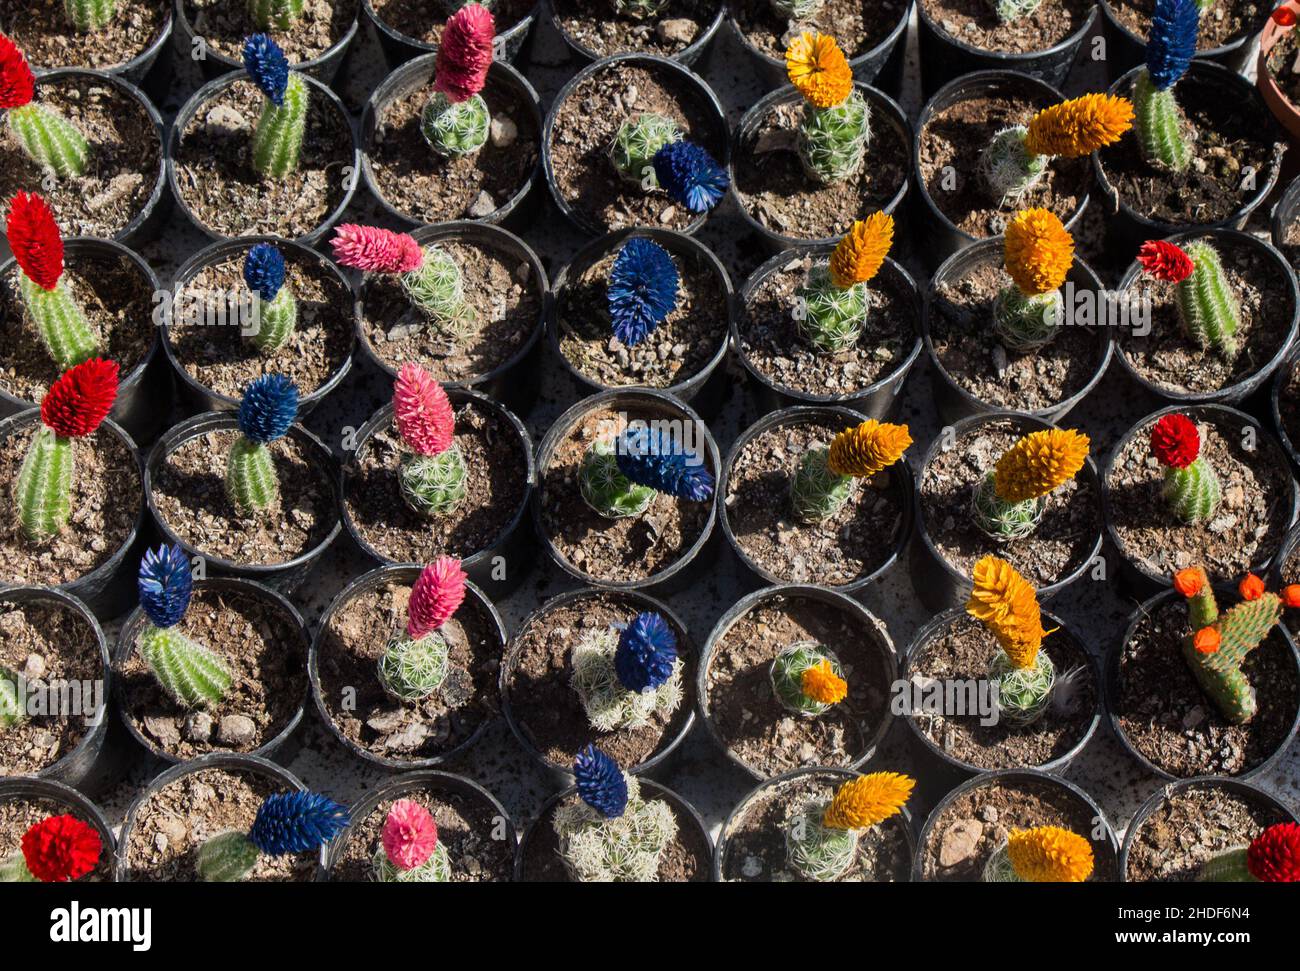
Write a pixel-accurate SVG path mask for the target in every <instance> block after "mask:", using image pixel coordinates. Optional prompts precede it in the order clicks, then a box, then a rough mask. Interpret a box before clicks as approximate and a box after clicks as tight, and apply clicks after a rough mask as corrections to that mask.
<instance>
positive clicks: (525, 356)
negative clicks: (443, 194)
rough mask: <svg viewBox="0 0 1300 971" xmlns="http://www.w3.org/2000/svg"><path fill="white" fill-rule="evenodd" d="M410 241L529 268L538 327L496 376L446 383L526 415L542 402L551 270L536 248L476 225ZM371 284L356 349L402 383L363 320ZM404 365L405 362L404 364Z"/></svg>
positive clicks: (357, 313)
mask: <svg viewBox="0 0 1300 971" xmlns="http://www.w3.org/2000/svg"><path fill="white" fill-rule="evenodd" d="M411 236H412V237H413V238H414V239H415V241H416V242H417V243H419V244H420V245H421V246H427V245H429V244H433V243H440V242H456V241H461V242H464V243H466V244H470V245H473V246H478V247H481V248H483V249H490V250H496V251H497V252H499V253H504V254H505V255H506V256H507V257H509V258H511V259H517V260H518V261H519V262H520V263H526V264H528V266H529V267H530V271H529V277H528V279H529V283H530V285H532V286H535V287H536V288H537V290H538V295H539V297H540V299H539V301H538V303H539V304H540V305H541V308H542V309H541V310H540V311H539V312H538V314H537V325H536V327H534V329H533V330H532V332H531V333H530V334H529V335H528V337H527V338H526V339H525V340H524V342H523V343H522V344H521V345H520V346H519V349H518V350H517V351H515V353H514V354H512V355H511V356H510V357H509V358H507V359H506V360H505V361H503V362H502V363H501V364H499V365H497V366H496V367H495V368H493V369H492V370H491V371H487V372H485V373H484V374H479V375H474V376H472V377H469V378H466V379H465V380H463V381H446V382H443V387H444V388H446V389H447V390H448V391H451V390H452V389H461V390H465V391H475V392H478V393H480V394H483V395H486V396H487V397H489V398H493V399H495V400H498V401H503V402H505V403H506V404H507V405H508V406H509V407H511V408H512V409H514V410H516V411H519V412H527V411H528V410H529V409H530V408H531V407H532V405H533V402H534V401H536V400H537V391H538V389H539V387H540V386H541V361H540V356H541V355H540V341H541V337H542V330H543V328H544V327H545V324H546V303H547V297H548V295H549V293H550V287H549V284H548V283H547V279H546V270H545V269H543V267H542V261H541V260H540V259H539V258H538V256H537V253H536V252H535V251H534V250H533V248H532V247H531V246H529V245H528V244H527V243H525V242H524V241H523V240H522V239H520V238H519V237H518V236H516V235H515V234H514V233H512V232H510V231H509V230H507V229H502V228H501V227H500V226H493V225H490V224H488V223H483V222H474V221H471V220H458V221H456V222H450V223H439V224H438V225H436V226H423V227H421V228H419V229H416V230H414V231H413V232H412V233H411ZM368 286H369V280H368V279H367V278H363V279H362V281H361V282H360V284H358V286H357V288H356V294H357V297H356V304H355V305H354V308H353V319H354V320H355V321H356V328H357V344H358V346H359V347H360V349H361V352H362V354H363V355H364V356H365V357H366V358H367V359H368V360H369V361H370V362H371V363H372V364H374V365H375V367H377V368H379V370H381V371H383V372H384V374H386V375H388V377H389V379H391V380H396V379H397V368H395V367H393V366H392V365H391V364H389V363H388V362H387V361H385V360H384V359H383V358H382V357H380V356H379V354H378V353H377V352H376V351H375V348H374V345H372V344H371V343H370V341H369V339H368V338H367V337H366V332H365V327H364V325H363V320H364V319H365V302H366V292H367V289H368ZM403 363H405V362H403Z"/></svg>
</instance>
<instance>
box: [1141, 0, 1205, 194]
mask: <svg viewBox="0 0 1300 971" xmlns="http://www.w3.org/2000/svg"><path fill="white" fill-rule="evenodd" d="M1199 32H1200V8H1199V7H1198V6H1197V4H1196V0H1156V3H1155V9H1154V10H1153V11H1152V13H1151V33H1150V35H1149V36H1148V39H1147V57H1146V67H1145V68H1144V69H1143V70H1142V71H1141V72H1140V73H1139V74H1138V76H1137V80H1136V81H1134V83H1133V107H1134V110H1135V116H1134V119H1133V130H1134V133H1135V134H1136V135H1137V139H1138V145H1140V146H1141V148H1142V154H1143V155H1144V156H1145V157H1146V159H1147V161H1148V162H1150V163H1151V164H1152V165H1155V166H1157V167H1158V168H1163V169H1169V170H1171V171H1174V172H1182V171H1184V170H1185V169H1186V168H1187V166H1188V165H1189V164H1190V163H1191V160H1192V143H1191V139H1190V138H1189V137H1188V133H1187V132H1186V131H1185V130H1184V129H1185V128H1186V120H1185V119H1184V117H1183V111H1182V109H1181V108H1180V107H1179V106H1178V101H1177V100H1176V99H1175V98H1174V85H1175V84H1177V83H1178V80H1179V79H1180V78H1181V77H1182V76H1183V75H1184V74H1186V73H1187V68H1188V66H1189V65H1190V64H1191V63H1192V57H1193V56H1194V55H1195V54H1196V40H1197V35H1198V34H1199Z"/></svg>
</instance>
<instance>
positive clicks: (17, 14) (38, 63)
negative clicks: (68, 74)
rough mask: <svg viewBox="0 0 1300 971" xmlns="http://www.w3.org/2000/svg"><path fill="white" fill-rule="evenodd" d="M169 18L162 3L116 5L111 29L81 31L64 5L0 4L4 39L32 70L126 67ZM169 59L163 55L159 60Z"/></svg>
mask: <svg viewBox="0 0 1300 971" xmlns="http://www.w3.org/2000/svg"><path fill="white" fill-rule="evenodd" d="M170 12H171V4H170V3H167V2H166V0H118V2H117V4H116V10H115V13H114V15H113V19H112V20H111V21H109V23H107V24H105V25H104V26H103V27H98V28H96V29H95V30H93V31H81V30H77V29H76V28H75V27H74V26H73V25H72V23H71V21H69V20H68V16H67V14H66V13H64V4H63V0H0V23H2V24H4V30H5V35H6V36H7V37H8V38H9V39H10V40H12V41H13V42H14V43H15V44H17V45H18V48H19V49H20V50H21V51H22V52H23V53H24V54H26V55H27V62H28V63H29V64H31V66H32V68H33V70H40V69H42V68H46V69H48V68H59V67H91V68H98V69H103V68H109V67H114V66H116V65H118V64H125V63H126V62H127V61H130V60H132V59H134V58H136V57H139V56H140V55H141V54H143V53H144V52H145V50H146V49H147V48H148V47H149V46H150V45H151V44H153V42H154V41H155V39H156V38H157V37H158V35H159V34H160V33H161V32H162V29H163V27H164V25H165V24H166V23H167V20H168V18H169V15H170ZM169 53H170V52H169V51H167V50H166V49H164V50H163V51H162V53H161V55H160V56H162V57H166V56H167V55H168V54H169Z"/></svg>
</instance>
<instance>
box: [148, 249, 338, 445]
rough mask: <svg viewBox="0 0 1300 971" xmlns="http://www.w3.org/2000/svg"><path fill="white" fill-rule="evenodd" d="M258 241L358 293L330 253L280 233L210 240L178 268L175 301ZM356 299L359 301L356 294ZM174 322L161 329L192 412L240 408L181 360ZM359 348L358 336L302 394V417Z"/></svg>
mask: <svg viewBox="0 0 1300 971" xmlns="http://www.w3.org/2000/svg"><path fill="white" fill-rule="evenodd" d="M258 243H271V244H273V245H274V246H276V247H277V248H278V249H280V250H281V251H282V252H285V253H288V254H289V255H290V256H291V257H296V258H300V259H303V260H304V261H314V262H316V263H317V264H319V265H320V266H321V267H322V268H323V269H325V270H326V271H327V273H328V274H330V275H333V276H334V278H335V279H337V280H338V282H339V284H340V285H341V286H342V287H344V289H345V290H346V291H347V292H348V294H349V295H353V294H354V293H355V291H354V290H353V287H352V280H351V278H350V277H349V276H347V275H346V274H345V273H344V272H343V271H342V270H340V269H339V267H338V265H337V264H336V263H335V262H334V261H333V260H331V259H330V258H329V257H328V256H326V255H325V254H323V253H320V252H318V251H317V250H314V249H312V248H311V247H310V246H306V245H304V244H302V243H298V242H294V241H292V240H287V239H281V238H280V237H278V236H240V237H238V238H237V239H227V240H221V241H219V242H215V243H210V244H209V245H207V246H205V247H204V248H203V249H201V250H199V251H198V252H197V253H195V254H194V255H193V256H191V257H190V258H189V259H188V260H186V261H185V262H184V263H183V264H181V267H180V269H179V270H177V271H176V275H175V276H174V277H173V279H172V285H171V296H172V299H173V301H175V299H176V296H177V295H178V294H179V293H181V291H182V290H183V289H184V288H185V285H186V284H187V283H189V281H190V280H192V279H193V278H194V277H195V276H196V275H197V274H198V273H199V271H200V270H202V269H204V268H205V267H208V266H212V265H213V264H215V263H220V262H222V261H223V260H226V259H229V258H230V257H231V256H233V255H235V254H238V253H247V252H248V250H250V249H252V248H253V247H254V246H256V245H257V244H258ZM353 299H354V300H355V296H354V297H353ZM173 313H174V311H173ZM170 325H171V319H170V317H168V319H167V320H166V322H165V323H164V324H163V325H162V328H161V329H162V346H163V352H164V354H165V355H166V358H167V363H168V364H169V365H170V371H171V373H172V374H173V375H175V383H176V389H177V391H178V393H179V397H180V399H181V401H182V402H183V403H184V404H185V406H186V407H187V408H188V409H189V410H190V411H199V412H202V411H238V410H239V399H238V398H235V397H232V396H230V395H227V394H222V393H221V392H219V391H214V390H212V389H211V388H209V387H208V386H207V385H205V384H203V383H202V382H200V381H199V380H198V379H197V378H195V377H194V376H193V375H191V374H190V372H189V371H187V370H186V369H185V367H184V365H182V364H181V362H180V361H179V360H177V358H176V349H175V348H174V347H173V346H172V341H171V330H170ZM355 351H356V341H355V337H354V339H353V345H352V349H351V350H349V351H348V356H347V357H346V358H344V360H343V363H342V364H340V365H339V366H338V368H337V369H335V371H334V372H333V373H332V374H330V376H329V377H328V378H326V379H325V381H324V382H323V383H322V384H321V385H320V386H319V387H316V388H314V389H312V390H311V391H310V392H308V393H306V394H303V395H300V396H299V398H298V418H299V420H301V419H303V418H305V417H306V416H307V415H309V414H311V412H312V411H313V410H314V409H315V408H316V406H317V405H319V404H320V403H321V402H322V401H323V400H324V399H325V396H326V395H328V394H329V393H330V392H331V391H333V390H334V389H335V388H337V387H338V386H339V384H340V383H341V382H342V381H343V379H344V377H346V376H347V374H348V372H349V371H350V370H351V369H352V356H353V354H354V353H355ZM268 364H269V365H271V366H273V365H274V361H273V359H268ZM160 417H162V416H160Z"/></svg>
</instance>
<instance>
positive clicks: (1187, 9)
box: [1147, 0, 1201, 91]
mask: <svg viewBox="0 0 1300 971" xmlns="http://www.w3.org/2000/svg"><path fill="white" fill-rule="evenodd" d="M1200 26H1201V8H1200V7H1199V6H1197V3H1196V0H1156V7H1155V10H1154V11H1153V12H1152V14H1151V35H1150V38H1149V39H1148V40H1147V74H1149V75H1150V76H1151V83H1152V84H1153V85H1154V86H1155V88H1156V90H1157V91H1164V90H1166V89H1168V88H1171V87H1173V86H1174V84H1176V83H1177V82H1178V79H1179V78H1181V77H1182V76H1183V75H1184V74H1186V73H1187V66H1188V65H1189V64H1191V62H1192V56H1193V55H1194V54H1195V53H1196V37H1197V34H1198V32H1199V31H1200Z"/></svg>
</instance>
